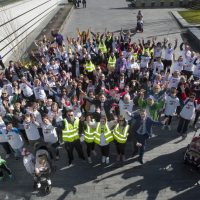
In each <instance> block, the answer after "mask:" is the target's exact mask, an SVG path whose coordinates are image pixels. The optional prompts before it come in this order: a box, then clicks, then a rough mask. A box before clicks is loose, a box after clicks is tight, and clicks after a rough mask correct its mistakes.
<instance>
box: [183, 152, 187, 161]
mask: <svg viewBox="0 0 200 200" xmlns="http://www.w3.org/2000/svg"><path fill="white" fill-rule="evenodd" d="M183 162H184V164H187V163H188V161H187V155H186V153H185V154H184V157H183Z"/></svg>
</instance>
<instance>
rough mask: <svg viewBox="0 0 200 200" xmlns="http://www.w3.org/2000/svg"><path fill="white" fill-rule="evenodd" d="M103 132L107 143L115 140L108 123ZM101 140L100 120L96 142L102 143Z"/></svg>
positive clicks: (95, 137)
mask: <svg viewBox="0 0 200 200" xmlns="http://www.w3.org/2000/svg"><path fill="white" fill-rule="evenodd" d="M103 134H104V137H105V140H106V142H107V143H110V142H112V141H113V140H114V138H113V135H112V133H111V131H110V129H109V127H108V124H107V123H106V124H105V125H104V130H103ZM100 140H101V124H100V122H98V123H97V128H96V132H95V135H94V142H95V143H96V144H100Z"/></svg>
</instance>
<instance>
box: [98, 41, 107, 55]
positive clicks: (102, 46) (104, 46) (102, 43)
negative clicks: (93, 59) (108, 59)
mask: <svg viewBox="0 0 200 200" xmlns="http://www.w3.org/2000/svg"><path fill="white" fill-rule="evenodd" d="M98 48H99V49H101V51H102V52H103V53H107V48H106V45H105V43H104V42H99V46H98Z"/></svg>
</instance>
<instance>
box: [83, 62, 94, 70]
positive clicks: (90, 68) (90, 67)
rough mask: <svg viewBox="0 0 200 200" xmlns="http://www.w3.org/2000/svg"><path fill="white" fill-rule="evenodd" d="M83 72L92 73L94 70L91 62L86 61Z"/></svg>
mask: <svg viewBox="0 0 200 200" xmlns="http://www.w3.org/2000/svg"><path fill="white" fill-rule="evenodd" d="M85 70H86V71H87V72H93V71H94V70H95V66H94V64H93V63H92V61H91V60H90V61H86V67H85Z"/></svg>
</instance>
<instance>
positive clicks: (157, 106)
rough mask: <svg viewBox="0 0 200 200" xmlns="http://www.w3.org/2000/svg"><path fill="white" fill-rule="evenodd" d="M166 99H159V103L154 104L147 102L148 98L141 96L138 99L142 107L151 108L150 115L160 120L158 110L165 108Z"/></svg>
mask: <svg viewBox="0 0 200 200" xmlns="http://www.w3.org/2000/svg"><path fill="white" fill-rule="evenodd" d="M164 103H165V102H164V101H159V102H158V103H154V104H153V105H152V106H149V105H148V104H147V100H143V99H141V98H139V99H138V105H139V107H140V108H142V109H147V108H148V109H149V113H150V116H151V118H152V119H153V120H155V121H157V120H158V111H159V110H160V109H162V108H163V106H164Z"/></svg>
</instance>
